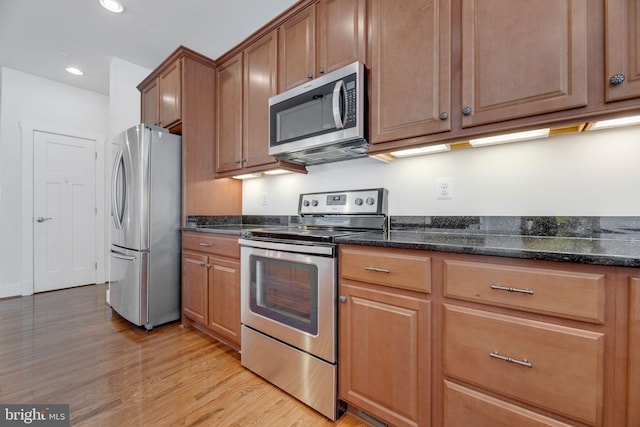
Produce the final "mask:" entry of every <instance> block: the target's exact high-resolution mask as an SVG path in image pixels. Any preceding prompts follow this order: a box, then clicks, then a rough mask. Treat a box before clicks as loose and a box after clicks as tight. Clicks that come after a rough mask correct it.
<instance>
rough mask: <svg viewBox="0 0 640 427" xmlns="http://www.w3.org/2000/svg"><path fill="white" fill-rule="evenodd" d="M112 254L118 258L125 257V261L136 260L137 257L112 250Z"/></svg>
mask: <svg viewBox="0 0 640 427" xmlns="http://www.w3.org/2000/svg"><path fill="white" fill-rule="evenodd" d="M111 256H112V257H114V258H118V259H123V260H125V261H135V260H136V257H134V256H127V255H125V254H123V253H120V252H116V251H111Z"/></svg>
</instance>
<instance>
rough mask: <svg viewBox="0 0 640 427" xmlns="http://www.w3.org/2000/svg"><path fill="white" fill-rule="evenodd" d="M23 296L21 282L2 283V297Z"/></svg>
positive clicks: (0, 294)
mask: <svg viewBox="0 0 640 427" xmlns="http://www.w3.org/2000/svg"><path fill="white" fill-rule="evenodd" d="M19 296H22V285H21V284H20V283H3V284H2V285H0V298H9V297H19Z"/></svg>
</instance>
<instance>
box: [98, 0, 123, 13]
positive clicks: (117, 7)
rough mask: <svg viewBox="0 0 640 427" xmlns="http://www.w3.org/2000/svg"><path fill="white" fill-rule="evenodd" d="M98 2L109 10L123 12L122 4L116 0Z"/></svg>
mask: <svg viewBox="0 0 640 427" xmlns="http://www.w3.org/2000/svg"><path fill="white" fill-rule="evenodd" d="M100 4H101V5H102V7H104V8H105V9H107V10H108V11H109V12H113V13H122V12H124V6H122V4H121V3H120V2H119V1H117V0H100Z"/></svg>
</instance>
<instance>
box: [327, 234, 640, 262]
mask: <svg viewBox="0 0 640 427" xmlns="http://www.w3.org/2000/svg"><path fill="white" fill-rule="evenodd" d="M338 243H343V244H344V243H348V244H355V245H369V246H382V247H390V248H404V249H420V250H429V251H441V252H454V253H461V254H475V255H493V256H503V257H512V258H526V259H536V260H546V261H561V262H573V263H579V264H596V265H611V266H620V267H640V240H625V239H598V238H585V237H548V236H517V235H498V234H463V233H446V232H445V233H439V232H425V231H414V230H412V231H409V230H405V231H393V230H392V231H390V232H387V233H366V234H359V235H355V236H349V237H341V238H339V239H338Z"/></svg>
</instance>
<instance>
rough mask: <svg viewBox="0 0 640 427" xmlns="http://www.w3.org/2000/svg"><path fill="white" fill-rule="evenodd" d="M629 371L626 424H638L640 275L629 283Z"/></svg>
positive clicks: (639, 407) (639, 422)
mask: <svg viewBox="0 0 640 427" xmlns="http://www.w3.org/2000/svg"><path fill="white" fill-rule="evenodd" d="M628 360H629V373H628V378H627V384H628V390H629V395H628V397H627V425H628V426H638V425H640V277H633V278H631V279H630V283H629V358H628Z"/></svg>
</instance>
